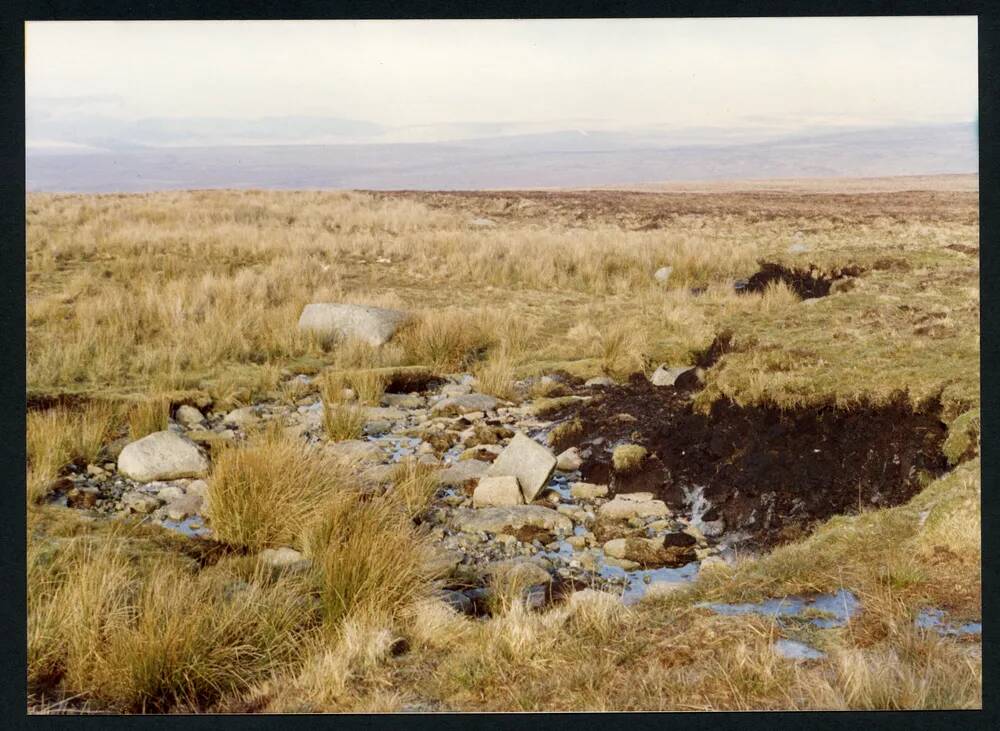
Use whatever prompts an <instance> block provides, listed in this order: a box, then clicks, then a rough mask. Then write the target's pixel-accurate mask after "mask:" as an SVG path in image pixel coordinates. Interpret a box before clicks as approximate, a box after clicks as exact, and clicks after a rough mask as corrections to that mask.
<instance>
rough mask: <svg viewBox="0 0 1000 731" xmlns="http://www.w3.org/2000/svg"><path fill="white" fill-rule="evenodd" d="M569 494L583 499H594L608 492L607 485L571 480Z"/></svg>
mask: <svg viewBox="0 0 1000 731" xmlns="http://www.w3.org/2000/svg"><path fill="white" fill-rule="evenodd" d="M569 494H570V495H572V496H573V497H575V498H579V499H581V500H593V499H594V498H599V497H605V496H606V495H607V494H608V486H607V485H595V484H593V483H591V482H571V483H570V485H569Z"/></svg>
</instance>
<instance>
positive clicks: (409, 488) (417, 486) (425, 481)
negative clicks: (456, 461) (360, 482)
mask: <svg viewBox="0 0 1000 731" xmlns="http://www.w3.org/2000/svg"><path fill="white" fill-rule="evenodd" d="M436 471H437V468H436V467H434V466H433V465H425V464H420V463H419V462H416V461H413V460H407V461H404V462H401V463H400V464H399V465H397V466H396V468H395V469H393V471H392V473H391V474H390V475H389V481H390V482H391V483H392V489H391V491H390V493H389V495H388V500H390V501H392V502H394V503H396V504H398V505H399V506H400V507H401V508H402V509H403V512H404V513H405V514H406V515H407V516H408V517H410V518H417V517H419V516H421V515H423V514H424V512H426V510H427V508H428V507H430V504H431V501H432V500H433V499H434V495H435V494H436V493H437V490H438V481H437V477H436V475H435V472H436Z"/></svg>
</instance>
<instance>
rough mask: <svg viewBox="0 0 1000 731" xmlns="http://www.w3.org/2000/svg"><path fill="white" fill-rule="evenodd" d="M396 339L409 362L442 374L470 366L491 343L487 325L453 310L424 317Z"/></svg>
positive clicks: (483, 353)
mask: <svg viewBox="0 0 1000 731" xmlns="http://www.w3.org/2000/svg"><path fill="white" fill-rule="evenodd" d="M397 339H398V341H399V343H400V344H401V345H402V347H403V348H404V349H405V351H406V353H407V354H408V357H409V359H410V361H411V362H413V363H417V364H421V365H427V366H430V367H431V368H434V369H436V370H438V371H442V372H448V371H460V370H463V369H465V368H468V367H470V366H471V365H472V364H473V363H475V362H476V361H477V360H480V359H481V358H482V357H483V356H484V355H485V353H486V351H487V349H488V348H489V347H490V345H492V344H493V342H494V338H493V336H492V334H491V333H490V328H489V323H488V322H484V320H483V319H481V317H477V316H475V315H473V316H470V314H469V313H466V312H462V311H461V310H457V309H449V310H443V311H438V312H435V313H432V314H429V315H425V316H424V317H422V318H420V319H418V320H417V321H416V322H415V323H413V324H412V325H410V326H409V327H408V328H405V329H404V330H403V332H401V333H400V334H399V335H398V336H397Z"/></svg>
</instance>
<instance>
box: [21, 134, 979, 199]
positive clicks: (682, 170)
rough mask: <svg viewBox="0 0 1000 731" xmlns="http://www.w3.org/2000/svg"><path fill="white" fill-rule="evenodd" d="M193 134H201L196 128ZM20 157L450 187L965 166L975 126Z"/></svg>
mask: <svg viewBox="0 0 1000 731" xmlns="http://www.w3.org/2000/svg"><path fill="white" fill-rule="evenodd" d="M356 124H361V123H356ZM346 126H347V125H346V124H345V127H346ZM171 131H172V132H173V131H174V130H171ZM256 132H257V130H247V134H252V133H256ZM199 133H205V134H207V132H206V131H205V130H204V128H199ZM26 162H27V181H26V183H27V189H28V190H29V191H64V192H114V191H119V192H138V191H151V190H169V189H187V188H277V189H295V188H367V189H380V190H392V189H415V190H460V189H490V188H529V187H530V188H538V187H588V186H608V185H628V184H642V183H659V182H669V181H685V180H700V181H711V180H758V179H771V178H811V177H817V178H818V177H822V178H833V177H883V176H896V175H937V174H945V173H947V174H955V173H976V172H978V170H979V153H978V135H977V130H976V126H975V125H973V124H949V125H935V126H920V127H896V128H881V129H870V130H854V131H849V132H836V133H823V134H812V135H796V136H786V137H780V138H777V139H768V140H757V141H751V142H745V141H743V142H738V143H737V142H731V143H719V142H714V143H706V142H697V141H692V140H691V138H690V137H687V138H684V139H683V140H679V139H678V138H677V137H676V136H671V134H669V133H667V132H663V133H650V132H645V133H642V134H635V133H618V132H585V131H580V130H571V131H564V132H552V133H544V134H528V135H515V136H502V137H483V138H479V139H468V140H461V141H455V142H447V143H408V144H402V143H398V144H384V143H383V144H380V143H364V144H327V145H228V146H226V145H214V146H200V147H142V146H134V144H130V145H129V146H127V147H123V148H121V149H109V150H102V151H89V150H88V149H87V148H79V149H73V150H67V149H58V148H52V149H48V150H33V149H29V150H28V152H27V155H26Z"/></svg>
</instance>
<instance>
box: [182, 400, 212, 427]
mask: <svg viewBox="0 0 1000 731" xmlns="http://www.w3.org/2000/svg"><path fill="white" fill-rule="evenodd" d="M174 418H175V419H177V421H179V422H180V423H181V424H183V425H184V426H185V427H186V428H188V429H193V428H194V427H196V426H200V425H202V424H204V423H205V417H204V416H203V415H202V413H201V412H200V411H198V409H196V408H195V407H194V406H188V405H187V404H183V405H182V406H179V407H178V408H177V413H175V414H174Z"/></svg>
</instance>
